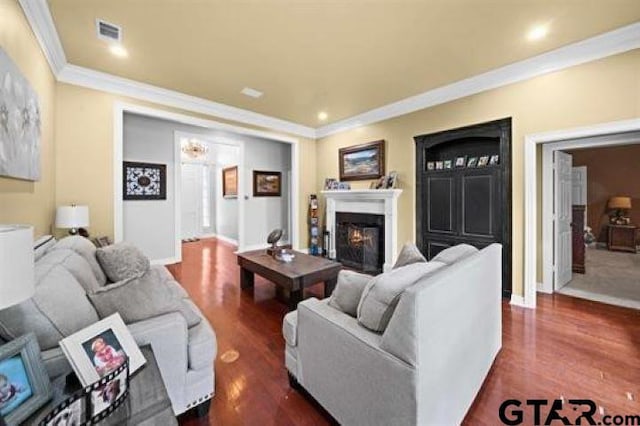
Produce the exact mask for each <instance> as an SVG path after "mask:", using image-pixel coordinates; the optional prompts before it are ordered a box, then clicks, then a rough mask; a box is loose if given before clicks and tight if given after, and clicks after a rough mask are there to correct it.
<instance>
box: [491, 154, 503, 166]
mask: <svg viewBox="0 0 640 426" xmlns="http://www.w3.org/2000/svg"><path fill="white" fill-rule="evenodd" d="M498 164H500V156H499V155H492V156H491V158H489V165H490V166H497V165H498Z"/></svg>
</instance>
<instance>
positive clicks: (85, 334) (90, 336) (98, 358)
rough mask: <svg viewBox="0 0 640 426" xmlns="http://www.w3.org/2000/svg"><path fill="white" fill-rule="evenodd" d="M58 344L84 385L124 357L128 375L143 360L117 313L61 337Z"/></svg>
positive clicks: (111, 370) (121, 361)
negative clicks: (127, 361) (127, 365)
mask: <svg viewBox="0 0 640 426" xmlns="http://www.w3.org/2000/svg"><path fill="white" fill-rule="evenodd" d="M60 347H61V348H62V351H63V352H64V354H65V356H66V357H67V359H68V360H69V363H70V364H71V366H72V367H73V371H74V372H75V373H76V376H78V379H79V380H80V383H81V384H82V386H85V387H86V386H89V385H91V384H93V383H96V382H97V381H98V380H100V379H101V378H102V377H104V376H105V375H108V374H109V373H110V372H113V371H115V370H116V369H118V368H120V366H121V365H122V364H123V363H124V361H125V360H126V359H127V358H128V359H129V371H130V373H131V374H133V373H135V372H136V371H137V370H138V369H139V368H140V367H142V366H143V365H144V364H145V362H146V360H145V358H144V355H142V352H140V348H138V345H137V344H136V342H135V340H133V336H131V333H130V332H129V330H128V329H127V326H126V325H125V324H124V321H122V317H120V314H118V313H115V314H113V315H110V316H108V317H106V318H104V319H103V320H100V321H98V322H96V323H95V324H92V325H90V326H88V327H86V328H84V329H82V330H80V331H78V332H76V333H74V334H72V335H71V336H69V337H66V338H64V339H62V340H61V341H60Z"/></svg>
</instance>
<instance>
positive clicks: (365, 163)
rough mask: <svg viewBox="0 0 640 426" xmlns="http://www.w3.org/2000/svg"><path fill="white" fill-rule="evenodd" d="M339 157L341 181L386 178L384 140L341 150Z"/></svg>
mask: <svg viewBox="0 0 640 426" xmlns="http://www.w3.org/2000/svg"><path fill="white" fill-rule="evenodd" d="M338 157H339V158H338V161H339V166H340V180H341V181H347V180H368V179H379V178H380V177H382V176H384V140H379V141H375V142H370V143H366V144H362V145H356V146H350V147H348V148H341V149H340V151H339V153H338Z"/></svg>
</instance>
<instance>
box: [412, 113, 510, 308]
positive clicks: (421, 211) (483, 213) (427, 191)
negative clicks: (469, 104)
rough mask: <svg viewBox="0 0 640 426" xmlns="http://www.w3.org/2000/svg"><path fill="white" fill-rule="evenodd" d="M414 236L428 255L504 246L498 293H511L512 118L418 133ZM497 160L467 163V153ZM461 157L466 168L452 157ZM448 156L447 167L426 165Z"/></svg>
mask: <svg viewBox="0 0 640 426" xmlns="http://www.w3.org/2000/svg"><path fill="white" fill-rule="evenodd" d="M414 139H415V141H416V239H417V244H418V247H419V248H420V250H421V251H422V252H423V254H424V255H425V256H426V257H427V259H431V258H433V257H434V256H435V255H436V254H438V253H439V252H440V251H442V250H443V249H445V248H447V247H451V246H454V245H456V244H460V243H466V244H470V245H473V246H475V247H478V248H483V247H486V246H487V245H489V244H491V243H495V242H497V243H501V244H502V246H503V263H502V265H503V267H502V293H503V296H505V297H510V296H511V119H510V118H507V119H503V120H498V121H492V122H489V123H483V124H478V125H474V126H469V127H464V128H459V129H453V130H448V131H444V132H438V133H433V134H428V135H421V136H416V137H415V138H414ZM494 155H497V156H499V162H498V164H492V165H490V164H488V165H486V166H482V167H479V166H477V167H468V162H469V159H470V158H477V159H479V158H480V157H482V156H489V157H491V156H494ZM459 157H465V164H464V167H456V164H455V162H456V159H457V158H459ZM438 161H442V162H443V163H444V162H445V161H451V168H448V169H445V168H443V169H440V170H436V169H435V167H434V169H433V170H430V169H429V167H428V164H429V163H430V162H432V163H434V164H435V163H436V162H438Z"/></svg>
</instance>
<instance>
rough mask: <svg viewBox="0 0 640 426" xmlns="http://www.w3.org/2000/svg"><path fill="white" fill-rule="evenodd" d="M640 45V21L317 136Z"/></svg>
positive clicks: (400, 103) (343, 123)
mask: <svg viewBox="0 0 640 426" xmlns="http://www.w3.org/2000/svg"><path fill="white" fill-rule="evenodd" d="M639 47H640V22H639V23H635V24H631V25H628V26H626V27H622V28H619V29H616V30H613V31H610V32H607V33H604V34H601V35H598V36H595V37H591V38H588V39H585V40H583V41H579V42H577V43H573V44H569V45H566V46H564V47H561V48H558V49H556V50H552V51H550V52H547V53H543V54H541V55H538V56H534V57H531V58H529V59H525V60H523V61H520V62H515V63H513V64H510V65H506V66H504V67H500V68H496V69H494V70H491V71H488V72H486V73H483V74H478V75H476V76H473V77H470V78H467V79H464V80H460V81H457V82H455V83H452V84H448V85H446V86H442V87H438V88H436V89H433V90H429V91H426V92H424V93H421V94H419V95H415V96H411V97H408V98H405V99H402V100H400V101H397V102H393V103H391V104H388V105H385V106H382V107H380V108H375V109H372V110H370V111H367V112H364V113H362V114H358V115H355V116H353V117H350V118H347V119H344V120H340V121H337V122H335V123H332V124H328V125H326V126H323V127H319V128H317V129H316V137H317V138H323V137H325V136H329V135H333V134H336V133H340V132H344V131H346V130H351V129H355V128H357V127H360V126H365V125H367V124H372V123H376V122H379V121H383V120H388V119H390V118H394V117H398V116H401V115H405V114H409V113H412V112H415V111H419V110H421V109H425V108H429V107H433V106H436V105H440V104H444V103H446V102H450V101H453V100H456V99H460V98H464V97H467V96H470V95H474V94H477V93H480V92H484V91H487V90H491V89H495V88H498V87H502V86H506V85H509V84H512V83H517V82H519V81H523V80H528V79H531V78H534V77H538V76H541V75H543V74H547V73H550V72H554V71H559V70H562V69H565V68H569V67H572V66H575V65H579V64H582V63H585V62H590V61H594V60H597V59H602V58H605V57H607V56H612V55H616V54H619V53H623V52H627V51H629V50H633V49H637V48H639Z"/></svg>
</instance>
